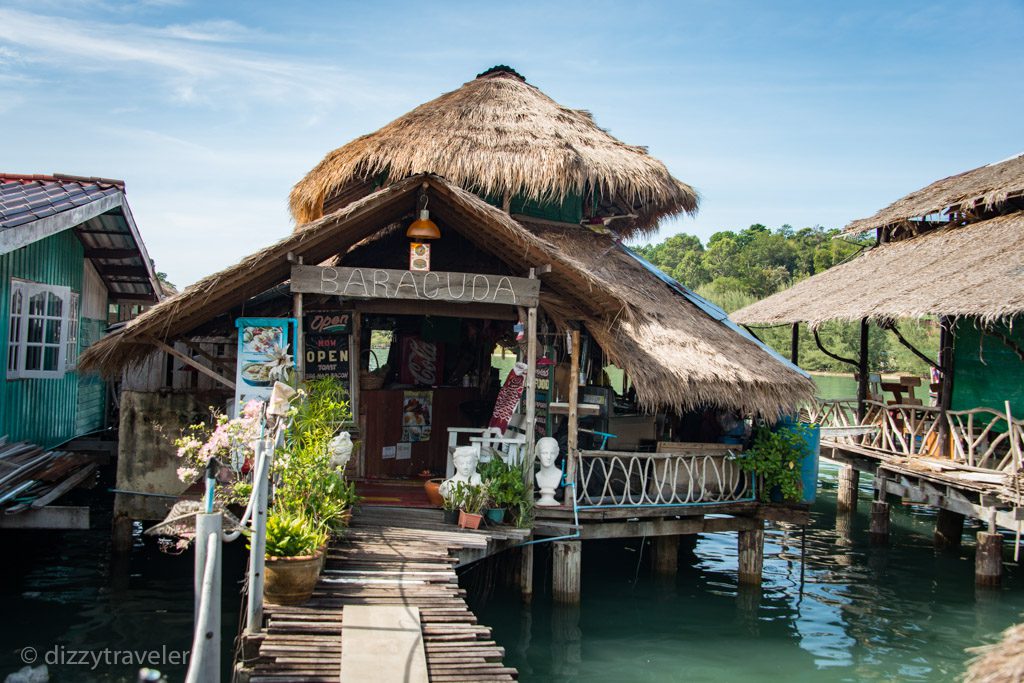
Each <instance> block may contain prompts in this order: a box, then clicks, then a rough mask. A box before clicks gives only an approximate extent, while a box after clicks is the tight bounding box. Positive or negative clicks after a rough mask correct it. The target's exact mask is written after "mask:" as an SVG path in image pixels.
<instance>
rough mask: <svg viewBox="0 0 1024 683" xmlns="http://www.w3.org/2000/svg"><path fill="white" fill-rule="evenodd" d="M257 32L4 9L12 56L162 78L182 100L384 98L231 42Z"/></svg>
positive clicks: (305, 64) (0, 33)
mask: <svg viewBox="0 0 1024 683" xmlns="http://www.w3.org/2000/svg"><path fill="white" fill-rule="evenodd" d="M255 35H259V34H258V32H255V31H251V30H249V29H247V28H246V27H244V26H242V25H241V24H238V23H236V22H233V21H211V22H201V23H195V24H177V25H173V26H169V27H162V28H153V27H147V26H140V25H136V24H119V23H110V22H99V21H73V20H69V19H64V18H61V17H56V16H44V15H40V14H34V13H30V12H23V11H18V10H11V9H0V48H2V49H3V50H5V53H4V54H5V55H17V54H18V52H23V53H25V54H27V55H29V56H31V57H32V58H33V59H35V60H37V61H39V62H42V63H46V64H50V65H52V66H56V67H59V68H62V69H72V70H82V71H85V70H107V71H112V72H114V73H116V74H118V75H123V76H129V77H133V76H134V77H141V78H145V79H147V80H149V81H152V80H154V79H156V80H157V84H156V85H158V86H160V85H162V86H163V89H164V90H166V91H167V92H169V93H170V94H171V99H172V100H173V101H175V102H179V103H186V104H195V103H207V104H210V105H214V104H216V103H220V104H222V105H225V106H234V105H238V104H239V103H242V102H253V101H256V102H267V101H271V102H277V103H280V102H287V101H292V102H296V103H298V104H301V105H304V106H313V107H319V108H325V107H329V106H330V105H332V104H335V103H337V102H339V101H341V100H344V101H346V102H348V103H353V102H358V103H363V104H365V103H370V102H380V101H381V100H382V99H383V98H382V97H381V93H380V90H379V88H377V87H375V86H373V85H371V84H370V83H369V82H367V81H364V80H362V79H357V78H353V77H350V76H349V75H348V74H346V73H345V72H343V71H342V70H341V69H337V68H334V67H331V66H327V65H324V64H320V63H317V62H312V61H302V60H295V59H291V58H289V57H287V56H279V55H272V54H268V53H265V52H257V51H253V50H246V49H242V48H239V47H236V46H234V45H225V44H224V43H228V42H234V41H238V40H242V39H243V38H245V37H251V36H255ZM262 42H265V41H262ZM5 44H6V45H5ZM2 59H3V55H0V60H2ZM160 81H163V83H162V84H161V83H160ZM325 83H329V84H331V87H330V88H325V87H324V84H325Z"/></svg>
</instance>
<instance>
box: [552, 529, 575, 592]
mask: <svg viewBox="0 0 1024 683" xmlns="http://www.w3.org/2000/svg"><path fill="white" fill-rule="evenodd" d="M552 545H554V553H553V559H552V561H553V567H552V572H551V595H552V598H554V601H555V602H561V603H564V604H569V605H574V604H577V603H578V602H579V601H580V555H581V549H582V546H581V545H580V541H555V542H554V543H553V544H552Z"/></svg>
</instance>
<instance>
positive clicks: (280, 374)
mask: <svg viewBox="0 0 1024 683" xmlns="http://www.w3.org/2000/svg"><path fill="white" fill-rule="evenodd" d="M235 326H236V327H238V363H237V367H236V371H235V409H236V413H237V412H238V411H240V410H241V408H242V406H244V405H245V404H246V403H248V402H249V401H252V400H258V401H267V400H269V399H270V393H271V392H272V391H273V389H274V382H275V381H278V380H280V381H288V380H289V379H290V378H291V374H292V371H293V370H294V362H293V360H292V356H291V355H290V353H289V352H290V350H291V344H290V343H289V340H288V327H289V323H288V320H287V319H286V318H238V319H237V320H236V321H235Z"/></svg>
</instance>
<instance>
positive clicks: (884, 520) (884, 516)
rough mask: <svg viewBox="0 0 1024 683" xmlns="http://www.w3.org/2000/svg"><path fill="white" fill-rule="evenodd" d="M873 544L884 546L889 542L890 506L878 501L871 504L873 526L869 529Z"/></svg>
mask: <svg viewBox="0 0 1024 683" xmlns="http://www.w3.org/2000/svg"><path fill="white" fill-rule="evenodd" d="M868 532H869V534H870V536H871V542H872V543H874V544H875V545H884V544H886V543H888V542H889V504H888V503H886V502H884V501H881V500H876V501H874V502H873V503H871V526H870V527H869V529H868Z"/></svg>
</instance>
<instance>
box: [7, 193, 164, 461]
mask: <svg viewBox="0 0 1024 683" xmlns="http://www.w3.org/2000/svg"><path fill="white" fill-rule="evenodd" d="M158 292H160V289H159V285H158V283H157V279H156V276H155V274H154V271H153V266H152V263H151V261H150V259H149V255H148V254H147V253H146V247H145V245H144V244H143V243H142V239H141V238H140V237H139V232H138V229H137V228H136V226H135V221H134V219H133V218H132V214H131V211H130V209H129V207H128V201H127V199H126V198H125V192H124V183H123V182H122V181H119V180H107V179H103V178H82V177H76V176H65V175H49V176H43V175H12V174H4V173H0V358H3V359H4V362H5V374H4V381H3V383H2V384H0V437H4V436H6V437H7V438H8V439H9V440H12V441H29V442H32V443H36V444H38V445H40V446H43V447H47V448H49V447H54V446H57V445H60V444H62V443H64V442H66V441H68V440H70V439H73V438H75V437H77V436H82V435H85V434H89V433H91V432H95V431H97V430H100V429H103V428H104V427H105V426H107V425H106V416H107V389H106V384H105V382H104V381H103V380H102V379H101V378H100V377H98V376H97V375H95V374H91V373H79V372H78V371H77V368H76V362H77V359H78V355H79V353H80V352H81V351H82V350H84V349H85V348H86V347H88V346H89V345H90V344H92V343H93V342H95V341H96V340H98V339H99V338H100V336H101V335H102V334H103V331H104V330H105V329H106V327H107V321H108V316H109V311H110V307H111V305H116V304H147V303H153V302H155V301H157V298H158Z"/></svg>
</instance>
